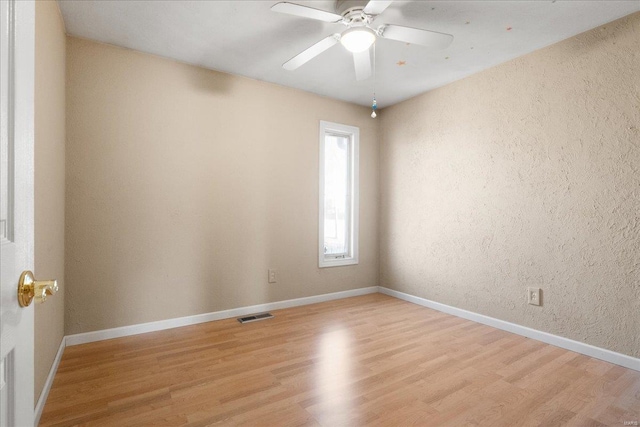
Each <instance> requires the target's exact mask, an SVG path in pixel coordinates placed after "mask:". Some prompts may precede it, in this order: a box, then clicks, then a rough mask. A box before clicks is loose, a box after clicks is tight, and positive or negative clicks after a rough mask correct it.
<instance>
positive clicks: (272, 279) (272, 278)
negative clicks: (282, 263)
mask: <svg viewBox="0 0 640 427" xmlns="http://www.w3.org/2000/svg"><path fill="white" fill-rule="evenodd" d="M276 282H277V280H276V270H271V269H269V283H276Z"/></svg>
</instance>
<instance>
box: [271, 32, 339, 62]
mask: <svg viewBox="0 0 640 427" xmlns="http://www.w3.org/2000/svg"><path fill="white" fill-rule="evenodd" d="M339 40H340V34H332V35H330V36H328V37H325V38H323V39H322V40H320V41H319V42H318V43H316V44H314V45H313V46H311V47H310V48H308V49H305V50H303V51H302V52H300V53H299V54H297V55H296V56H294V57H293V58H291V59H290V60H288V61H287V62H285V63H284V64H282V68H284V69H285V70H290V71H291V70H295V69H296V68H298V67H300V66H301V65H303V64H305V63H307V62H308V61H310V60H312V59H313V58H315V57H316V56H318V55H320V54H321V53H322V52H324V51H325V50H327V49H329V48H330V47H331V46H333V45H335V44H336V43H338V41H339Z"/></svg>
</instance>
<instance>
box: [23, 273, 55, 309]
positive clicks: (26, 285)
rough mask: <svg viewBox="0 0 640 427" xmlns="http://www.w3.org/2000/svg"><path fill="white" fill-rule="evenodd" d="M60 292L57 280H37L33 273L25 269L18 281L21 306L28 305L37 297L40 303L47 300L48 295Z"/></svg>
mask: <svg viewBox="0 0 640 427" xmlns="http://www.w3.org/2000/svg"><path fill="white" fill-rule="evenodd" d="M56 292H58V281H57V280H35V279H34V278H33V273H32V272H30V271H23V272H22V274H21V275H20V281H19V282H18V303H19V304H20V307H27V306H29V304H31V301H33V299H34V298H35V299H36V301H38V302H39V303H43V302H45V301H46V300H47V296H48V295H53V294H55V293H56Z"/></svg>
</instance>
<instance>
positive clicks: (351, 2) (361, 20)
mask: <svg viewBox="0 0 640 427" xmlns="http://www.w3.org/2000/svg"><path fill="white" fill-rule="evenodd" d="M391 3H393V0H386V1H385V0H370V1H368V2H367V1H366V0H338V1H337V2H336V12H335V13H334V12H327V11H324V10H320V9H315V8H312V7H308V6H302V5H299V4H295V3H289V2H281V3H276V4H274V5H273V6H272V7H271V10H273V11H275V12H280V13H287V14H289V15H296V16H301V17H304V18H309V19H316V20H319V21H324V22H330V23H334V24H342V25H345V26H346V27H347V29H346V30H345V31H343V32H342V33H335V34H331V35H329V36H327V37H325V38H324V39H322V40H320V41H319V42H317V43H315V44H314V45H312V46H311V47H309V48H307V49H305V50H303V51H302V52H300V53H299V54H297V55H296V56H294V57H293V58H291V59H290V60H288V61H287V62H285V63H284V64H282V67H283V68H284V69H285V70H295V69H296V68H298V67H300V66H301V65H303V64H305V63H306V62H308V61H310V60H311V59H313V58H315V57H316V56H318V55H320V54H321V53H322V52H324V51H325V50H327V49H329V48H330V47H332V46H334V45H336V44H337V43H338V42H340V43H341V44H342V45H343V46H344V47H345V48H346V49H347V50H348V51H349V52H352V53H353V62H354V64H355V69H356V79H357V80H365V79H367V78H369V77H370V76H371V68H372V65H371V54H370V47H371V46H372V45H373V43H375V41H376V39H377V38H378V37H381V38H385V39H389V40H396V41H399V42H404V43H411V44H417V45H421V46H426V47H429V48H433V49H444V48H446V47H447V46H449V45H450V44H451V42H452V41H453V36H452V35H451V34H445V33H439V32H436V31H429V30H421V29H418V28H410V27H403V26H401V25H392V24H380V25H378V26H377V27H374V25H373V24H374V21H375V20H376V19H377V18H378V16H379V15H380V14H381V13H382V12H384V11H385V9H386V8H387V7H389V6H390V5H391Z"/></svg>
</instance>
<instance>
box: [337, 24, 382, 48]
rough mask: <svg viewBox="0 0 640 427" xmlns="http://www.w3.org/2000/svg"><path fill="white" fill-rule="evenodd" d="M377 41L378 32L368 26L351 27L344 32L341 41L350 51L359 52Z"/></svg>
mask: <svg viewBox="0 0 640 427" xmlns="http://www.w3.org/2000/svg"><path fill="white" fill-rule="evenodd" d="M375 41H376V33H375V32H374V31H373V30H372V29H371V28H367V27H354V28H349V29H348V30H347V31H345V32H344V33H342V36H341V37H340V43H342V46H344V47H345V49H347V50H348V51H349V52H353V53H358V52H362V51H365V50H367V49H369V48H370V47H371V45H372V44H373V43H374V42H375Z"/></svg>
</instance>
